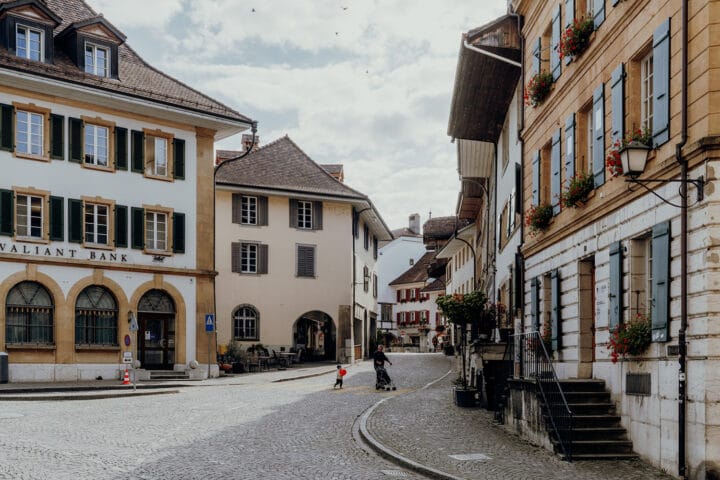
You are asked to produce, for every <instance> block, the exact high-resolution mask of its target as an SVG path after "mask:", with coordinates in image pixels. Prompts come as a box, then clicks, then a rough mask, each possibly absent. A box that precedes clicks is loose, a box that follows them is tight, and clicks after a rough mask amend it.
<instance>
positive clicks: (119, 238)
mask: <svg viewBox="0 0 720 480" xmlns="http://www.w3.org/2000/svg"><path fill="white" fill-rule="evenodd" d="M115 246H116V247H117V248H127V246H128V207H126V206H123V205H115Z"/></svg>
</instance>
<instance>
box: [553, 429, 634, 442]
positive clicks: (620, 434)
mask: <svg viewBox="0 0 720 480" xmlns="http://www.w3.org/2000/svg"><path fill="white" fill-rule="evenodd" d="M551 435H552V437H553V438H555V432H551ZM560 435H562V436H563V437H565V438H566V437H568V436H569V431H567V430H561V431H560ZM572 439H573V440H577V441H581V440H627V431H626V430H625V429H624V428H622V427H584V428H573V430H572Z"/></svg>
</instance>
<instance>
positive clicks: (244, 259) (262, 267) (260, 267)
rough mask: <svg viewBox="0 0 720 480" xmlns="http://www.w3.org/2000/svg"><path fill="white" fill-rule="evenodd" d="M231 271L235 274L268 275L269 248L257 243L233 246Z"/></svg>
mask: <svg viewBox="0 0 720 480" xmlns="http://www.w3.org/2000/svg"><path fill="white" fill-rule="evenodd" d="M231 271H232V272H235V273H252V274H266V273H268V246H267V245H263V244H261V243H255V242H237V243H233V244H232V245H231Z"/></svg>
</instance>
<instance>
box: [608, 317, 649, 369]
mask: <svg viewBox="0 0 720 480" xmlns="http://www.w3.org/2000/svg"><path fill="white" fill-rule="evenodd" d="M651 342H652V323H651V321H650V315H646V314H643V313H638V314H637V315H635V318H634V319H633V320H631V321H629V322H627V323H621V324H619V325H618V326H616V327H614V328H613V329H612V330H610V341H609V342H608V347H607V348H608V350H610V358H611V359H612V362H613V363H617V361H618V358H619V357H620V356H622V357H623V358H625V357H626V356H627V355H640V354H641V353H643V352H644V351H645V350H647V348H648V347H649V346H650V343H651Z"/></svg>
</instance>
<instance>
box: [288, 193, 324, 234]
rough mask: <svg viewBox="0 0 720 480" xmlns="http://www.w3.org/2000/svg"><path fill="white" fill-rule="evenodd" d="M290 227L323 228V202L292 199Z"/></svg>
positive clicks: (304, 228) (303, 228)
mask: <svg viewBox="0 0 720 480" xmlns="http://www.w3.org/2000/svg"><path fill="white" fill-rule="evenodd" d="M290 227H292V228H299V229H302V230H322V228H323V206H322V202H311V201H307V200H294V199H290Z"/></svg>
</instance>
